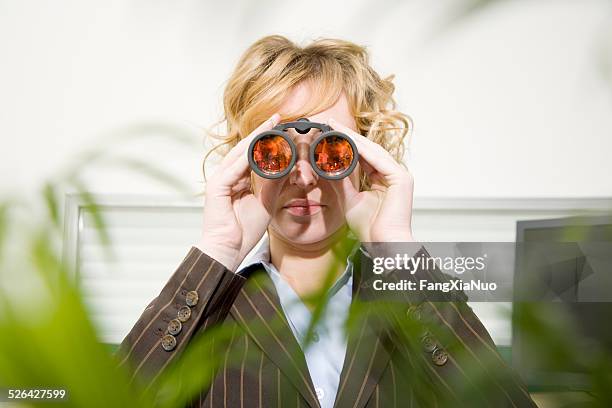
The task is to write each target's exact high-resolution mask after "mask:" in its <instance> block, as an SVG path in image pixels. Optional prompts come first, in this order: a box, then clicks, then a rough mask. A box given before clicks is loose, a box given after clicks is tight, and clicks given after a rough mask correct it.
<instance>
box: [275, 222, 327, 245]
mask: <svg viewBox="0 0 612 408" xmlns="http://www.w3.org/2000/svg"><path fill="white" fill-rule="evenodd" d="M321 224H322V223H310V224H298V223H291V224H290V225H287V223H284V224H280V225H279V224H272V230H273V233H274V234H275V235H277V236H279V237H280V238H281V239H283V240H284V241H288V242H291V243H292V244H298V245H309V244H315V243H317V242H321V241H324V240H325V239H326V238H328V237H329V236H331V235H332V234H333V230H329V229H327V228H326V227H325V225H321Z"/></svg>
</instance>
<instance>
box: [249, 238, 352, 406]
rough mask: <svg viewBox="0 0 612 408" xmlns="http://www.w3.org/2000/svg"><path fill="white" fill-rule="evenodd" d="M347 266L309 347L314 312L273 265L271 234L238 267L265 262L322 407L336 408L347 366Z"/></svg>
mask: <svg viewBox="0 0 612 408" xmlns="http://www.w3.org/2000/svg"><path fill="white" fill-rule="evenodd" d="M356 249H357V246H356V247H355V248H354V250H353V252H351V255H349V258H347V267H346V269H345V270H344V272H343V273H342V274H341V275H340V277H338V279H337V280H336V282H335V283H334V284H333V285H332V287H331V288H330V290H329V291H328V294H327V295H328V297H329V300H328V303H327V307H326V308H325V311H324V313H323V316H321V318H320V319H319V321H318V322H317V325H316V326H315V327H314V333H313V336H312V339H311V342H310V344H308V345H306V344H305V342H306V333H307V331H308V327H309V325H310V321H311V319H312V313H311V311H310V310H309V309H308V308H307V307H306V305H304V303H303V302H302V300H301V299H300V297H299V296H298V295H297V294H296V293H295V291H294V290H293V288H292V287H291V285H289V283H287V281H285V280H284V279H283V278H282V277H281V275H280V273H279V272H278V270H277V269H276V267H274V265H273V264H272V263H270V241H269V239H268V236H267V234H266V235H265V236H264V238H262V240H261V242H260V244H259V246H258V247H257V248H256V249H255V250H254V251H253V252H251V255H250V256H249V257H247V258H246V259H245V260H244V261H243V262H242V264H240V266H239V267H238V273H239V272H240V271H241V270H242V269H243V268H245V267H246V266H248V265H252V264H255V263H259V262H261V263H262V265H263V266H264V268H265V269H266V271H267V272H268V275H270V278H271V279H272V282H274V286H275V287H276V292H277V293H278V297H279V300H280V303H281V306H282V308H283V312H284V313H285V316H286V317H287V321H288V322H289V326H290V327H291V330H292V331H293V335H294V336H295V338H296V340H297V341H298V343H299V344H300V346H301V347H302V351H303V352H304V357H305V358H306V365H307V366H308V371H309V372H310V378H311V379H312V383H313V385H314V387H315V393H316V395H317V398H318V399H319V403H320V404H321V408H332V407H333V405H334V401H335V399H336V394H337V392H338V384H339V382H340V373H341V372H342V366H343V365H344V357H345V355H346V345H347V339H346V335H345V330H344V326H345V322H346V319H347V317H348V313H349V307H350V305H351V300H352V296H353V295H352V291H353V279H352V276H353V264H352V262H351V260H350V257H351V256H352V255H353V254H354V252H355V250H356Z"/></svg>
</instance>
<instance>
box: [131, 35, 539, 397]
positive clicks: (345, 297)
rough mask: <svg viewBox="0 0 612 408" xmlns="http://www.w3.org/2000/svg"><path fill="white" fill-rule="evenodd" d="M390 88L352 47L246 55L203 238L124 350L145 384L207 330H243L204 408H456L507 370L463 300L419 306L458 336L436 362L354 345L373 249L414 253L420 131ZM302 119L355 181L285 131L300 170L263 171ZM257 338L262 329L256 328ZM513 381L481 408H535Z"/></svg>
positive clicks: (395, 342)
mask: <svg viewBox="0 0 612 408" xmlns="http://www.w3.org/2000/svg"><path fill="white" fill-rule="evenodd" d="M393 91H394V86H393V84H392V82H391V80H390V79H382V78H380V77H379V75H378V74H377V73H376V72H375V71H374V70H373V69H372V68H371V67H370V66H369V64H368V55H367V52H366V50H365V49H364V48H362V47H360V46H357V45H355V44H352V43H350V42H347V41H341V40H330V39H324V40H318V41H315V42H314V43H312V44H310V45H308V46H307V47H303V48H302V47H299V46H297V45H295V44H293V43H291V42H290V41H289V40H287V39H286V38H284V37H281V36H270V37H265V38H263V39H261V40H259V41H257V42H256V43H254V44H253V45H252V46H251V47H249V49H248V50H247V51H246V52H245V54H244V55H243V56H242V58H241V59H240V61H239V63H238V66H237V68H236V70H235V71H234V73H233V74H232V76H231V78H230V80H229V83H228V84H227V87H226V90H225V95H224V105H225V120H226V121H227V130H228V132H227V135H226V136H225V137H224V140H223V141H224V144H225V145H226V146H229V147H230V149H229V151H228V152H227V154H226V155H225V157H224V158H223V160H222V161H221V163H220V165H219V169H218V170H217V172H216V173H215V174H214V175H212V176H211V177H209V178H208V181H207V185H206V202H205V206H204V216H203V219H204V222H203V233H202V238H201V240H200V241H199V242H198V243H197V244H196V245H195V246H194V247H192V248H191V250H190V251H189V253H188V254H187V257H186V258H185V260H184V261H183V262H182V263H181V265H180V266H179V268H178V270H177V271H176V272H175V274H174V275H173V276H172V277H171V278H170V280H169V282H168V283H167V284H166V286H165V287H164V289H163V290H162V292H161V293H160V295H159V296H158V297H157V298H156V299H155V300H153V302H151V304H150V305H149V306H148V307H147V308H146V309H145V311H144V313H143V315H142V316H141V317H140V319H139V320H138V322H137V323H136V325H135V326H134V328H133V329H132V331H131V332H130V333H129V334H128V336H127V337H126V339H125V340H124V341H123V343H122V345H121V349H120V352H121V355H122V357H123V358H122V362H123V363H125V362H128V361H129V362H130V363H131V365H132V367H133V370H134V373H133V375H134V377H139V378H140V377H146V378H147V379H148V380H150V381H153V380H155V379H156V378H158V377H159V374H160V373H161V372H162V371H163V370H164V369H165V368H166V367H167V366H168V364H169V362H170V361H171V360H173V359H174V358H175V356H176V355H178V354H179V353H180V352H182V351H183V350H184V349H186V348H187V345H188V344H189V343H190V341H191V339H193V338H194V335H195V333H196V332H198V333H206V332H207V331H210V329H211V328H212V327H213V326H216V325H219V324H220V323H223V324H229V323H236V324H237V326H235V327H238V329H237V330H236V331H234V332H233V333H232V337H231V339H230V342H229V343H228V344H224V346H223V347H221V348H220V349H218V352H216V353H215V355H219V356H224V358H223V359H222V361H221V362H220V367H219V368H218V369H217V370H215V371H214V372H213V373H212V381H211V384H210V386H209V387H206V388H205V389H203V390H201V391H200V392H199V393H198V394H197V395H196V397H195V399H194V400H193V402H192V405H194V406H232V407H233V406H241V407H243V406H246V407H250V406H261V407H270V406H283V407H285V406H312V407H316V406H322V407H332V406H338V407H344V406H351V407H354V406H359V407H363V406H367V407H375V406H385V407H386V406H411V405H413V406H429V405H430V404H433V403H435V404H443V403H445V402H449V401H452V403H453V404H455V405H454V406H456V403H457V401H458V400H460V399H461V398H462V396H463V395H466V394H465V393H464V391H462V389H461V387H460V386H459V385H458V384H463V383H466V382H469V383H470V384H472V385H473V384H474V381H472V379H471V378H470V377H469V376H468V375H466V369H464V367H468V366H470V364H472V363H474V362H475V361H476V362H478V363H482V365H483V368H481V371H482V370H484V369H489V368H490V367H489V366H485V364H484V363H483V361H485V360H486V361H487V362H488V361H489V360H491V361H493V362H494V363H493V364H494V365H495V366H494V368H495V369H496V370H497V371H500V370H501V371H504V372H508V371H507V370H506V368H505V366H504V365H503V362H502V361H501V359H500V358H499V355H498V354H497V352H496V351H495V349H494V345H493V342H492V341H491V339H490V337H489V335H488V334H487V332H486V330H485V329H484V327H483V326H482V324H480V322H479V321H478V319H477V318H476V317H475V316H474V314H473V313H472V312H471V309H470V308H469V307H467V305H465V302H458V303H457V302H454V303H448V305H435V304H434V303H432V302H422V301H421V302H412V301H411V300H410V299H407V300H406V303H405V306H406V307H405V310H409V311H410V313H409V314H410V315H411V316H412V315H416V316H418V319H419V320H423V321H425V320H426V318H425V317H421V315H431V316H432V319H433V320H432V321H436V322H437V323H436V324H437V326H439V327H442V328H443V329H445V330H446V332H448V333H451V334H453V335H454V337H453V336H451V337H452V338H453V339H454V340H452V341H444V342H442V341H441V340H440V339H436V338H434V337H433V336H432V335H430V334H431V333H429V332H428V333H429V334H428V335H427V336H426V337H427V339H428V340H427V341H426V343H427V347H425V351H421V350H420V349H419V350H417V351H415V350H414V349H413V344H412V343H413V342H412V340H411V337H414V336H408V337H406V336H404V337H402V336H401V335H397V336H396V335H395V334H394V332H393V330H390V329H389V327H385V328H384V330H383V329H381V328H380V327H378V329H377V328H376V326H375V325H372V324H370V323H369V322H368V321H367V320H365V319H364V320H363V322H362V323H361V325H359V326H358V327H359V329H358V330H357V331H356V332H355V333H349V335H348V338H347V336H345V332H344V327H345V322H346V320H347V317H348V315H349V309H351V307H353V306H352V305H354V304H355V303H356V302H357V299H358V298H359V297H360V296H361V295H360V293H362V292H364V293H365V292H367V287H368V284H367V281H365V280H364V279H363V276H365V275H366V274H367V272H368V268H369V269H371V267H369V266H368V265H367V262H366V263H365V264H364V263H363V262H361V261H358V260H357V259H356V257H357V255H359V257H361V258H363V257H364V256H365V259H368V257H371V256H373V255H374V254H373V252H376V251H379V250H380V248H379V247H374V246H370V247H368V245H367V244H365V243H372V242H383V243H384V242H410V241H412V240H413V237H412V228H411V218H412V192H413V178H412V175H411V174H410V172H409V171H408V170H407V169H406V168H405V167H404V166H402V165H401V164H400V163H401V159H402V155H403V147H402V146H403V145H402V141H403V138H404V136H405V134H406V133H407V132H408V127H409V123H410V122H409V119H408V117H407V116H405V115H404V114H402V113H400V112H397V111H395V110H394V100H393V97H392V94H393ZM298 118H307V119H309V120H310V121H312V122H321V123H326V124H328V125H329V126H331V127H332V128H333V129H334V130H337V131H340V132H343V133H345V134H346V135H348V136H349V137H350V138H351V139H352V140H353V141H354V142H355V144H356V146H357V150H358V152H359V156H360V160H359V165H358V166H357V168H356V169H355V171H353V172H352V173H351V174H350V176H348V177H346V178H344V179H341V180H327V179H324V178H321V177H318V175H317V173H316V172H315V171H314V170H313V169H312V167H311V165H310V162H309V157H308V151H309V146H310V144H311V142H312V141H313V139H314V138H315V137H316V136H317V135H318V132H317V131H315V130H311V131H309V132H308V133H306V134H300V133H297V132H296V131H294V130H289V131H288V133H289V134H290V135H291V137H292V139H293V141H294V143H295V145H296V147H297V161H296V163H295V166H294V167H293V168H292V170H291V171H290V173H289V174H288V175H287V176H285V177H283V178H280V179H266V178H262V177H260V176H258V175H256V174H254V173H253V172H251V170H250V167H249V161H248V159H247V149H248V146H249V144H250V143H251V141H252V140H253V139H254V138H255V137H256V136H257V135H258V134H260V133H261V132H263V131H266V130H270V129H272V128H273V127H274V126H276V125H277V124H278V123H281V122H287V121H292V120H296V119H298ZM347 240H348V242H350V243H353V245H348V246H347V245H345V244H346V242H347ZM258 243H259V245H258V246H256V245H257V244H258ZM360 243H362V244H361V246H360ZM358 249H359V251H358ZM368 249H369V250H368ZM249 253H251V255H250V256H249V257H247V254H249ZM330 271H331V272H330ZM363 272H366V273H363ZM421 272H423V273H425V272H428V273H431V271H421ZM360 288H364V290H363V291H361V292H360ZM316 294H319V295H320V294H323V296H319V297H317V296H314V295H316ZM321 299H325V301H324V302H323V303H325V307H324V308H322V307H321ZM424 306H427V307H424ZM417 307H418V309H417ZM415 310H416V311H418V312H417V313H415ZM313 316H316V319H314V320H313V319H312V318H313ZM274 318H277V320H278V321H279V322H280V323H279V324H273V320H274ZM436 319H437V320H436ZM257 325H259V327H260V329H261V330H255V329H252V328H253V327H255V326H257ZM436 330H437V329H432V331H436ZM440 336H444V334H443V333H441V334H440ZM430 343H431V344H430ZM441 343H444V344H445V345H446V347H442V345H441ZM430 346H431V347H430ZM452 350H457V353H456V355H453V354H452V352H451V351H452ZM465 350H467V351H469V353H467V354H468V356H467V357H466V353H465V352H464V351H465ZM472 355H473V356H474V357H471V356H472ZM236 356H238V357H236ZM481 356H483V357H482V358H480V357H481ZM203 357H204V358H212V357H213V356H212V355H210V356H203ZM230 357H231V358H230ZM230 360H231V361H233V360H236V361H235V363H234V364H232V362H231V361H230ZM487 364H488V363H487ZM472 365H473V364H472ZM408 373H411V374H410V375H407V374H408ZM415 376H416V377H417V378H418V379H419V381H415ZM504 378H505V379H503V380H500V381H498V382H497V383H496V388H495V390H493V391H492V392H488V391H486V392H485V391H482V392H480V391H478V392H477V395H476V396H474V397H473V401H470V402H469V404H470V405H472V406H474V405H495V406H504V405H508V406H530V405H531V404H532V402H531V399H530V397H529V395H528V394H527V392H526V391H525V388H524V386H523V385H522V384H521V383H520V381H518V380H517V379H516V378H514V377H513V376H512V375H511V373H510V374H509V375H508V376H506V377H504ZM417 384H421V385H420V386H417ZM470 389H471V390H472V391H473V389H474V387H472V388H470Z"/></svg>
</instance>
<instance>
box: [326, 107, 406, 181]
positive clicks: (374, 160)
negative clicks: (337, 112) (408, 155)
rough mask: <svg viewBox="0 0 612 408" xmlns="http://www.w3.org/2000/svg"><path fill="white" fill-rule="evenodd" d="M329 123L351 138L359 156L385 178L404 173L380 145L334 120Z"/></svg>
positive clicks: (331, 119)
mask: <svg viewBox="0 0 612 408" xmlns="http://www.w3.org/2000/svg"><path fill="white" fill-rule="evenodd" d="M328 122H329V125H330V126H331V127H332V129H334V130H337V131H339V132H342V133H344V134H346V135H347V136H348V137H350V138H351V139H352V140H353V141H354V142H355V145H357V150H358V151H359V156H360V157H363V159H364V160H365V161H366V162H367V164H369V165H370V166H371V167H372V168H373V169H374V170H376V171H377V172H379V173H381V174H382V175H383V176H391V175H394V174H399V173H400V172H401V171H402V166H400V165H399V163H397V162H396V161H395V159H394V158H393V156H391V154H390V153H389V152H388V151H386V150H385V148H384V147H382V146H381V145H379V144H378V143H374V142H373V141H371V140H370V139H368V138H367V137H365V136H363V135H360V134H359V133H357V132H355V131H354V130H353V129H351V128H349V127H347V126H344V125H343V124H341V123H340V122H338V121H336V120H334V119H333V118H330V119H329V121H328Z"/></svg>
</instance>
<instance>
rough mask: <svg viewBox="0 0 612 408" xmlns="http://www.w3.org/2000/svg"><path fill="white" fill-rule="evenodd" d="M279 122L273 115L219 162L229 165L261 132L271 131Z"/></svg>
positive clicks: (277, 116) (276, 114) (278, 118)
mask: <svg viewBox="0 0 612 408" xmlns="http://www.w3.org/2000/svg"><path fill="white" fill-rule="evenodd" d="M279 121H280V115H279V114H278V113H275V114H274V115H272V116H271V117H270V119H268V120H266V121H265V122H263V123H262V124H261V125H259V126H258V127H257V128H256V129H255V130H253V131H252V132H251V133H249V135H248V136H247V137H245V138H244V139H242V140H241V141H239V142H238V143H237V144H236V146H234V147H232V148H231V149H230V151H229V152H228V153H227V154H226V155H225V157H224V158H223V160H222V161H221V162H222V163H223V162H226V164H227V163H231V162H233V161H234V160H236V158H237V157H238V156H240V155H244V152H245V151H246V149H247V148H248V147H249V145H250V144H251V141H253V139H255V137H257V135H259V134H260V133H262V132H265V131H267V130H270V129H272V128H273V127H274V126H276V125H277V124H278V122H279Z"/></svg>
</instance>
